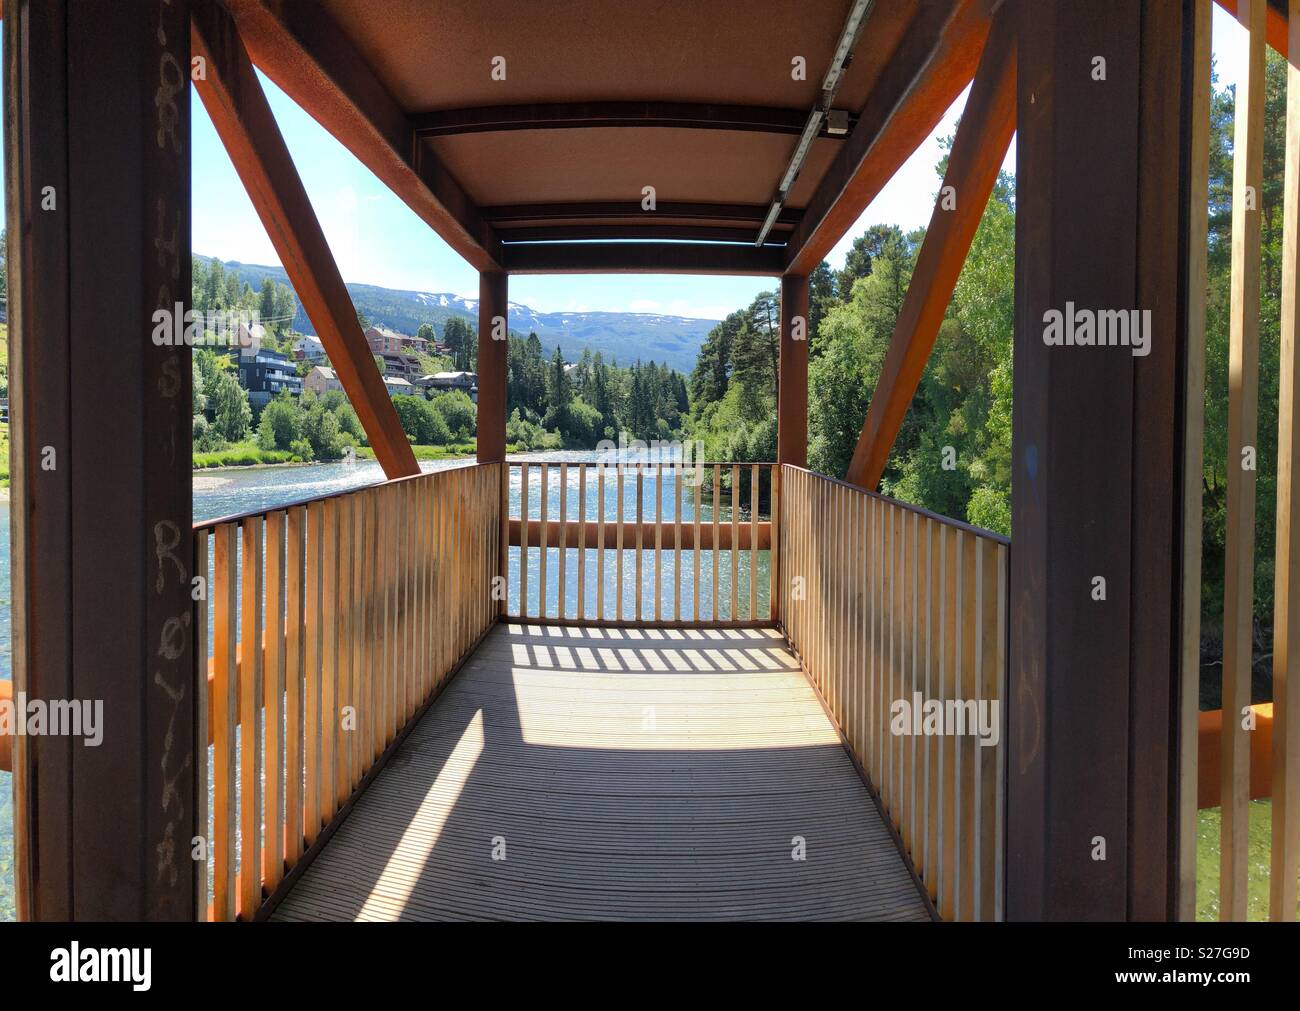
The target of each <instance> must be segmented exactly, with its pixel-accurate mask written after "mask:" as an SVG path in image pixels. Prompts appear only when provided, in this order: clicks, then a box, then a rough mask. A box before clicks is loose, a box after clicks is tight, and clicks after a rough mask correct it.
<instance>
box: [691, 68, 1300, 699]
mask: <svg viewBox="0 0 1300 1011" xmlns="http://www.w3.org/2000/svg"><path fill="white" fill-rule="evenodd" d="M1267 60H1268V62H1267V72H1266V85H1265V96H1266V97H1265V103H1266V111H1265V117H1264V118H1265V123H1266V125H1267V131H1266V134H1265V139H1264V189H1263V193H1262V194H1260V208H1261V212H1262V214H1261V223H1262V233H1263V263H1262V268H1261V287H1262V295H1261V308H1260V376H1259V427H1258V437H1257V441H1256V448H1257V466H1258V471H1257V482H1258V483H1257V492H1256V545H1255V559H1256V561H1255V590H1254V609H1255V651H1254V652H1255V657H1256V670H1255V679H1254V682H1255V684H1254V699H1255V700H1256V701H1259V700H1262V699H1267V698H1269V697H1270V695H1271V685H1270V663H1271V648H1272V646H1271V642H1272V620H1273V571H1274V549H1275V543H1274V523H1273V517H1274V512H1275V509H1276V499H1277V482H1276V474H1277V443H1278V360H1279V351H1280V348H1279V334H1280V316H1281V287H1282V281H1281V273H1282V252H1281V249H1282V244H1281V243H1282V208H1283V176H1284V167H1285V166H1284V160H1285V150H1284V141H1285V123H1286V61H1285V60H1284V59H1283V58H1282V57H1281V56H1279V55H1278V54H1277V53H1276V52H1274V51H1273V50H1271V49H1270V50H1268V54H1267ZM1234 103H1235V95H1234V91H1233V88H1232V87H1222V88H1220V87H1218V85H1217V79H1216V85H1215V88H1214V92H1213V98H1212V102H1211V131H1210V145H1211V149H1210V192H1209V279H1208V280H1209V284H1208V292H1207V319H1206V390H1205V463H1204V474H1203V489H1202V491H1203V503H1204V525H1203V528H1202V549H1203V550H1202V556H1203V577H1202V579H1203V582H1202V598H1201V604H1202V628H1203V635H1202V664H1203V668H1204V671H1205V676H1203V678H1202V683H1203V690H1202V705H1203V707H1205V708H1217V705H1218V701H1217V699H1218V694H1217V693H1218V677H1217V665H1218V664H1219V663H1220V659H1221V655H1222V645H1221V638H1222V620H1223V568H1224V520H1225V511H1226V506H1227V503H1226V490H1227V469H1226V468H1227V459H1226V453H1227V442H1228V437H1227V381H1228V380H1227V363H1228V336H1229V320H1228V310H1229V298H1230V291H1231V245H1232V243H1231V218H1232V207H1231V195H1232V137H1233V114H1234ZM945 167H946V157H945V158H944V159H943V160H941V161H940V162H939V163H938V164H937V165H936V166H935V169H936V173H937V175H936V178H935V191H936V192H937V190H938V187H939V181H940V180H941V179H942V176H943V171H944V169H945ZM923 239H924V230H923V229H922V230H918V231H916V232H912V233H908V234H904V233H903V232H902V231H901V230H900V229H898V228H897V227H895V226H893V225H888V224H877V225H873V226H872V227H870V228H869V229H867V231H866V232H865V233H864V234H863V235H861V236H859V237H858V238H857V239H855V240H854V242H853V245H852V248H851V250H850V251H849V253H848V255H847V257H846V261H845V265H844V268H843V269H842V270H839V271H836V270H832V269H831V268H830V267H829V266H828V265H827V264H825V263H823V264H822V265H821V266H819V267H818V268H817V270H816V271H815V272H814V273H813V275H812V277H811V278H810V319H809V338H810V346H809V380H808V381H809V394H808V399H809V418H808V425H809V432H808V438H809V449H808V456H809V460H808V464H809V467H810V468H812V469H813V470H816V471H820V472H822V473H825V474H829V475H832V476H835V477H840V476H842V475H843V474H844V472H845V470H846V468H847V465H848V462H849V459H850V457H851V456H852V453H853V447H854V445H855V444H856V441H857V437H858V433H859V432H860V431H861V427H862V422H863V420H864V418H865V417H866V413H867V406H868V404H869V403H870V400H871V393H872V391H873V390H874V389H875V386H876V383H877V381H878V379H879V376H880V368H881V365H882V362H883V360H884V356H885V352H886V350H887V349H888V347H889V342H890V339H891V337H892V335H893V331H894V326H895V324H896V322H897V320H898V314H899V310H900V308H901V306H902V303H903V297H904V295H905V293H906V291H907V285H908V281H909V280H910V277H911V272H912V268H913V265H914V262H915V258H916V254H917V252H918V250H919V249H920V245H921V241H922V240H923ZM1014 271H1015V179H1014V178H1013V177H1011V176H1009V175H1007V174H1005V173H1004V174H1002V175H1001V176H1000V177H999V179H998V182H997V184H996V186H995V189H994V192H993V195H992V197H991V198H990V200H989V202H988V206H987V208H986V209H985V212H984V215H983V218H982V220H981V222H980V225H979V228H978V230H977V232H976V235H975V240H974V242H973V244H972V246H971V250H970V254H969V256H968V257H967V260H966V264H965V267H964V269H963V270H962V273H961V277H960V279H959V281H958V283H957V287H956V290H955V292H954V293H953V298H952V302H951V304H950V305H949V308H948V312H947V315H946V318H945V320H944V323H943V326H942V328H941V330H940V332H939V336H938V339H937V341H936V344H935V349H934V353H933V355H932V356H931V359H930V362H929V365H928V367H927V369H926V371H925V374H924V376H923V378H922V380H921V384H920V387H919V389H918V390H917V393H916V397H915V399H914V400H913V402H912V406H911V409H910V410H909V412H908V414H907V418H906V420H905V422H904V425H903V428H902V431H901V432H900V434H899V437H898V440H897V442H896V443H895V445H894V448H893V453H892V455H891V457H890V460H889V464H888V467H887V469H886V471H885V474H884V477H883V479H882V482H881V488H880V490H881V491H882V492H883V493H884V494H886V495H890V496H893V497H895V498H898V499H902V500H904V501H907V502H912V503H915V504H917V505H921V506H924V507H925V508H927V509H930V510H933V511H934V512H937V513H941V514H943V515H945V516H952V517H954V518H957V519H962V520H965V521H967V522H970V523H973V524H975V525H976V526H980V527H985V528H987V529H990V530H994V531H996V532H998V533H1001V534H1008V535H1009V534H1010V532H1011V498H1010V494H1011V404H1012V388H1011V377H1012V368H1011V366H1012V323H1013V311H1014V302H1015V274H1014ZM777 319H778V314H777V295H776V293H775V292H765V293H763V294H761V295H759V296H758V297H757V298H756V299H755V300H754V301H753V302H752V303H751V304H750V305H749V306H748V307H746V308H744V309H741V310H739V311H737V312H734V313H732V314H731V315H730V316H728V317H727V318H726V319H725V320H723V321H722V323H720V324H719V325H718V326H717V327H715V328H714V329H713V330H712V331H711V332H710V333H709V334H708V337H707V338H706V340H705V342H704V345H703V347H702V348H701V349H700V354H699V358H698V360H697V362H696V366H695V369H694V370H693V372H692V373H691V376H690V381H689V388H690V401H691V402H690V411H689V412H688V415H687V418H686V431H687V434H688V435H689V436H690V437H693V438H697V439H700V440H702V441H703V443H704V447H705V458H706V459H719V460H741V461H749V460H771V459H774V458H775V454H776V355H777V323H776V321H777ZM945 447H952V449H953V453H952V454H945V453H944V449H945ZM945 456H949V458H952V457H954V456H955V463H956V466H955V467H953V468H952V469H946V468H945V466H944V463H945Z"/></svg>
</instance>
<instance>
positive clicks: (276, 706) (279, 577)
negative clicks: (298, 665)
mask: <svg viewBox="0 0 1300 1011" xmlns="http://www.w3.org/2000/svg"><path fill="white" fill-rule="evenodd" d="M284 533H285V514H284V513H283V512H272V513H268V514H267V516H266V669H265V670H264V671H263V672H262V676H263V686H264V688H265V697H264V699H263V703H262V705H263V707H264V710H265V714H266V716H265V718H266V731H265V732H266V794H265V800H264V802H263V803H264V810H265V816H264V819H263V822H264V825H265V841H264V844H263V850H262V854H263V860H262V879H263V881H264V882H265V883H266V889H267V891H268V892H273V891H275V887H276V885H278V884H279V883H280V879H281V878H282V877H283V876H284V687H285V686H284V677H285V639H286V635H287V633H286V630H285V624H284V587H285V579H284Z"/></svg>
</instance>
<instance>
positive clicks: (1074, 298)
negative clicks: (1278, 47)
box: [1005, 0, 1199, 920]
mask: <svg viewBox="0 0 1300 1011" xmlns="http://www.w3.org/2000/svg"><path fill="white" fill-rule="evenodd" d="M1009 2H1016V3H1018V4H1019V7H1018V10H1017V12H1016V14H1017V21H1018V29H1019V32H1018V34H1019V37H1020V38H1021V39H1024V40H1033V44H1032V45H1030V44H1026V45H1024V46H1022V47H1021V48H1020V56H1019V60H1020V65H1019V74H1018V103H1017V117H1016V118H1017V129H1018V140H1017V165H1016V181H1017V208H1016V310H1015V346H1014V369H1015V373H1014V382H1015V391H1016V396H1015V404H1014V409H1013V411H1014V413H1013V447H1012V449H1013V452H1012V466H1013V473H1012V512H1011V515H1012V534H1011V543H1012V550H1011V573H1010V597H1009V611H1010V654H1009V656H1010V663H1009V671H1008V677H1009V686H1008V692H1007V719H1008V734H1007V746H1008V755H1007V776H1008V783H1007V831H1006V833H1005V837H1006V839H1007V840H1008V852H1007V859H1006V868H1007V872H1006V873H1007V879H1006V887H1007V896H1006V910H1007V917H1008V919H1017V920H1041V919H1109V920H1122V919H1134V920H1147V919H1165V918H1171V917H1172V916H1173V915H1174V913H1175V900H1176V883H1177V880H1178V866H1177V865H1178V848H1177V839H1178V833H1177V828H1178V824H1177V817H1178V776H1177V762H1176V760H1175V756H1176V755H1177V746H1178V742H1177V728H1178V708H1179V707H1178V701H1179V691H1178V684H1179V669H1178V668H1179V655H1178V654H1179V651H1178V649H1177V648H1176V644H1177V642H1178V630H1179V627H1180V625H1179V622H1180V611H1179V607H1180V601H1179V592H1178V590H1177V587H1179V586H1180V583H1181V579H1180V561H1181V556H1180V553H1179V551H1178V545H1179V544H1180V543H1181V530H1180V525H1181V516H1182V502H1181V495H1180V494H1179V492H1178V489H1180V488H1181V487H1182V479H1181V473H1180V466H1181V460H1182V445H1181V432H1182V419H1183V412H1184V405H1183V403H1182V401H1181V399H1180V394H1181V390H1182V381H1181V378H1182V363H1183V355H1184V347H1185V342H1186V332H1187V331H1186V310H1185V304H1186V303H1185V297H1184V296H1185V275H1186V270H1185V266H1186V257H1187V249H1188V243H1187V215H1186V208H1187V207H1188V206H1189V202H1188V199H1187V197H1188V183H1187V172H1186V168H1187V161H1188V156H1187V152H1188V150H1189V147H1188V144H1187V143H1186V137H1187V131H1188V125H1189V123H1190V119H1189V96H1190V93H1191V92H1190V87H1189V85H1188V81H1189V71H1190V60H1189V59H1188V53H1189V52H1190V48H1191V47H1190V26H1191V18H1190V2H1184V0H1177V2H1167V0H1161V2H1155V0H1152V2H1144V3H1133V2H1131V0H1095V2H1093V3H1089V4H1086V5H1085V4H1064V3H1062V4H1056V3H1041V2H1037V0H1009ZM1099 55H1101V56H1104V58H1105V75H1104V80H1101V79H1098V78H1097V77H1095V76H1094V74H1093V73H1091V70H1092V68H1093V67H1094V66H1096V64H1095V63H1094V58H1095V57H1097V56H1099ZM1067 300H1069V301H1071V302H1073V303H1074V305H1075V306H1076V307H1078V308H1082V309H1087V310H1093V311H1100V310H1108V309H1109V310H1128V309H1149V310H1150V311H1151V332H1150V335H1149V339H1150V354H1149V355H1147V356H1146V357H1135V356H1134V355H1133V354H1132V349H1131V348H1129V347H1122V346H1108V347H1090V346H1055V345H1048V344H1047V343H1045V340H1044V322H1045V321H1044V314H1045V313H1046V312H1047V311H1048V310H1050V309H1056V310H1058V311H1061V312H1064V311H1065V308H1066V306H1065V303H1066V301H1067ZM1099 577H1100V578H1102V579H1104V580H1105V593H1104V599H1099V598H1098V596H1097V593H1096V588H1097V586H1098V584H1097V583H1096V582H1095V581H1096V580H1097V579H1098V578H1099ZM1186 606H1188V607H1197V606H1199V601H1196V600H1190V601H1187V602H1186ZM1103 847H1104V859H1103Z"/></svg>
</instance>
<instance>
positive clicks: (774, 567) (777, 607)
mask: <svg viewBox="0 0 1300 1011" xmlns="http://www.w3.org/2000/svg"><path fill="white" fill-rule="evenodd" d="M784 483H785V479H784V475H783V474H782V472H781V465H780V464H775V463H774V464H772V465H771V466H770V467H768V469H767V498H768V508H767V519H768V526H769V527H770V528H771V531H772V534H771V537H770V538H769V543H768V548H767V578H768V589H767V617H768V619H769V620H773V621H775V620H776V619H778V618H781V619H784V617H785V616H784V613H783V612H782V611H781V600H782V599H783V598H782V588H781V585H780V582H781V578H782V577H781V546H782V539H781V491H782V486H783V485H784ZM859 571H861V570H859Z"/></svg>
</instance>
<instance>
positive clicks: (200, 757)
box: [191, 530, 214, 921]
mask: <svg viewBox="0 0 1300 1011" xmlns="http://www.w3.org/2000/svg"><path fill="white" fill-rule="evenodd" d="M210 541H211V535H210V534H209V533H208V531H206V530H196V531H195V532H194V575H195V576H196V577H198V578H200V579H202V580H203V586H204V591H203V593H202V594H200V595H199V599H198V600H196V601H195V602H194V681H193V683H192V685H191V687H192V688H193V691H194V824H195V825H196V826H197V828H198V832H199V834H200V835H201V836H203V838H204V839H206V840H207V841H208V843H209V845H207V846H205V847H203V849H202V851H201V853H200V856H199V857H198V859H196V860H195V865H196V866H195V868H194V909H195V911H196V913H197V915H198V919H199V920H200V921H207V920H211V919H212V914H211V911H210V910H209V908H208V867H209V866H210V863H211V860H212V856H213V854H212V852H211V841H212V833H211V832H209V831H208V816H209V814H210V813H211V811H212V794H211V792H210V791H209V789H208V742H209V741H210V740H212V737H211V734H212V723H211V708H210V707H211V701H212V700H211V688H210V687H209V683H208V606H209V605H208V602H209V600H211V598H212V593H213V589H214V585H213V582H212V580H211V578H210V577H209V576H208V558H209V556H210V553H211V549H210V547H209V542H210Z"/></svg>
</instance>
